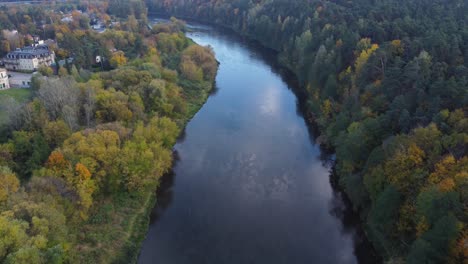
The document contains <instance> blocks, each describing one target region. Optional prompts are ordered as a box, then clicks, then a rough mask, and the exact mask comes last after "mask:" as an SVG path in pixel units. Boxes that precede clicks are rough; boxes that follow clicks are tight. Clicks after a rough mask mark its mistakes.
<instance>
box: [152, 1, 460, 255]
mask: <svg viewBox="0 0 468 264" xmlns="http://www.w3.org/2000/svg"><path fill="white" fill-rule="evenodd" d="M147 5H148V7H149V10H150V12H154V13H158V14H170V15H175V16H179V17H181V18H192V19H197V20H199V21H204V22H208V23H214V24H217V25H222V26H225V27H228V28H231V29H233V30H235V31H236V32H238V33H240V34H243V35H245V36H247V37H249V38H251V39H254V40H257V41H259V42H260V43H262V44H263V45H264V46H267V47H269V48H272V49H275V50H277V51H278V52H279V60H280V62H281V63H282V64H283V65H284V66H286V67H288V68H290V69H291V70H292V71H293V72H295V73H296V74H297V76H298V78H299V80H300V82H301V84H302V85H303V87H304V90H306V92H307V102H308V103H307V112H308V113H307V114H308V115H310V116H311V117H312V119H313V120H314V123H315V124H316V125H317V126H318V127H319V129H320V131H321V135H320V137H319V138H318V140H319V142H320V143H321V144H323V145H325V146H327V147H330V148H333V149H335V151H336V171H337V174H338V176H339V183H340V185H341V186H342V188H343V189H344V190H345V192H346V193H347V195H348V196H349V198H350V199H351V201H352V203H353V205H354V208H355V209H356V210H358V211H359V212H360V215H361V217H362V219H363V221H364V222H365V229H366V233H367V235H368V237H369V239H370V240H371V241H372V242H373V244H374V246H375V248H376V249H377V250H378V252H380V254H381V255H382V256H383V257H384V258H385V260H387V261H390V262H391V263H400V262H406V263H466V260H467V259H468V248H467V243H468V226H467V223H468V214H467V213H468V173H467V172H468V156H467V155H466V150H467V145H468V118H467V111H468V109H467V103H468V15H467V14H468V4H467V2H466V1H463V0H437V1H433V0H405V1H398V0H383V1H374V0H355V1H344V0H337V1H319V0H298V1H281V0H234V1H230V0H229V1H228V0H215V1H213V0H210V1H208V0H147Z"/></svg>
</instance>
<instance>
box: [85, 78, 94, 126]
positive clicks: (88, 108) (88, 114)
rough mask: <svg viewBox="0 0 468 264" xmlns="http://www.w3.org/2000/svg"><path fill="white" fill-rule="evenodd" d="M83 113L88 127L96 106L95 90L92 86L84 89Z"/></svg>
mask: <svg viewBox="0 0 468 264" xmlns="http://www.w3.org/2000/svg"><path fill="white" fill-rule="evenodd" d="M84 93H85V94H84V104H83V109H84V114H85V119H86V126H87V127H90V126H91V122H92V121H93V118H94V109H95V106H96V91H95V90H94V89H93V88H92V87H87V88H86V89H85V91H84Z"/></svg>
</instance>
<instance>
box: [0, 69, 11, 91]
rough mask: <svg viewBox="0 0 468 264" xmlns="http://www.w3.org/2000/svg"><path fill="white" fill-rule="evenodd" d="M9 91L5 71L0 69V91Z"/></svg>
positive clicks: (8, 82)
mask: <svg viewBox="0 0 468 264" xmlns="http://www.w3.org/2000/svg"><path fill="white" fill-rule="evenodd" d="M6 89H10V81H9V80H8V73H7V70H6V69H4V68H0V90H6Z"/></svg>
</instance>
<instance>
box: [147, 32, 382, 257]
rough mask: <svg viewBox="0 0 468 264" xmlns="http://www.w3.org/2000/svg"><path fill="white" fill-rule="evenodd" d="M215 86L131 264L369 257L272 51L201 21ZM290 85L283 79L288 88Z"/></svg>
mask: <svg viewBox="0 0 468 264" xmlns="http://www.w3.org/2000/svg"><path fill="white" fill-rule="evenodd" d="M189 37H190V38H192V39H193V40H194V41H195V42H197V43H198V44H201V45H210V46H211V47H213V49H214V51H215V53H216V57H217V59H218V61H219V62H220V67H219V72H218V75H217V78H216V91H215V92H214V93H213V95H211V96H210V98H209V99H208V101H207V103H206V104H205V106H203V108H202V109H201V110H200V111H199V112H198V114H197V115H196V116H195V117H194V118H193V120H192V121H191V122H190V123H189V124H188V125H187V127H186V130H185V133H184V135H183V136H182V138H181V139H180V140H179V141H178V143H177V145H176V146H175V152H176V156H177V161H176V163H175V165H174V168H173V172H172V173H171V174H169V175H166V176H165V177H164V179H163V183H162V187H161V188H160V190H158V205H157V206H156V208H155V209H154V210H153V214H152V218H151V225H150V228H149V232H148V234H147V237H146V240H145V241H144V244H143V247H142V251H141V254H140V257H139V261H138V262H139V263H160V264H198V263H200V264H202V263H203V264H205V263H206V264H211V263H213V264H222V263H229V264H231V263H232V264H244V263H246V264H247V263H249V264H250V263H260V264H263V263H266V264H269V263H285V264H286V263H287V264H295V263H298V264H302V263H375V262H376V260H375V259H374V257H373V253H372V252H373V251H372V250H371V249H370V247H369V246H368V244H367V242H366V241H365V240H364V239H363V238H362V235H361V232H359V231H358V230H359V229H358V221H356V216H355V215H353V214H352V212H351V210H350V209H349V205H347V204H346V202H345V201H344V199H343V198H342V196H341V194H340V193H339V192H338V191H336V190H334V188H333V187H332V184H331V180H330V166H328V165H327V162H326V159H327V157H326V155H324V154H322V152H321V150H320V148H319V146H318V145H317V144H316V143H315V142H314V137H313V136H311V134H310V131H309V129H308V127H307V125H306V123H305V121H304V118H303V116H302V115H301V114H300V111H299V110H298V109H299V106H298V105H299V104H298V100H297V97H296V95H295V94H294V92H293V91H292V89H291V88H290V87H291V86H292V85H291V83H290V82H289V81H288V78H286V77H285V75H284V74H281V73H280V72H281V71H279V70H278V68H277V67H276V66H274V63H272V61H273V60H272V59H271V57H273V56H274V54H272V53H271V52H268V51H265V50H262V49H261V48H259V47H256V46H255V45H254V44H251V43H248V42H246V41H244V40H242V39H241V38H239V37H236V36H235V35H233V34H232V33H227V32H223V30H220V29H210V28H206V27H201V28H198V30H196V32H193V33H189ZM288 83H290V84H288Z"/></svg>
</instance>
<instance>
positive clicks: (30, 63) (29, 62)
mask: <svg viewBox="0 0 468 264" xmlns="http://www.w3.org/2000/svg"><path fill="white" fill-rule="evenodd" d="M54 60H55V53H54V52H53V51H51V50H49V47H48V46H47V45H36V46H32V47H25V48H22V49H17V50H15V51H13V52H10V53H8V54H7V55H6V57H5V58H4V59H3V63H4V64H5V68H7V69H8V70H13V71H27V72H34V71H37V69H38V68H39V66H41V65H45V66H50V65H51V64H52V63H53V62H54Z"/></svg>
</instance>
